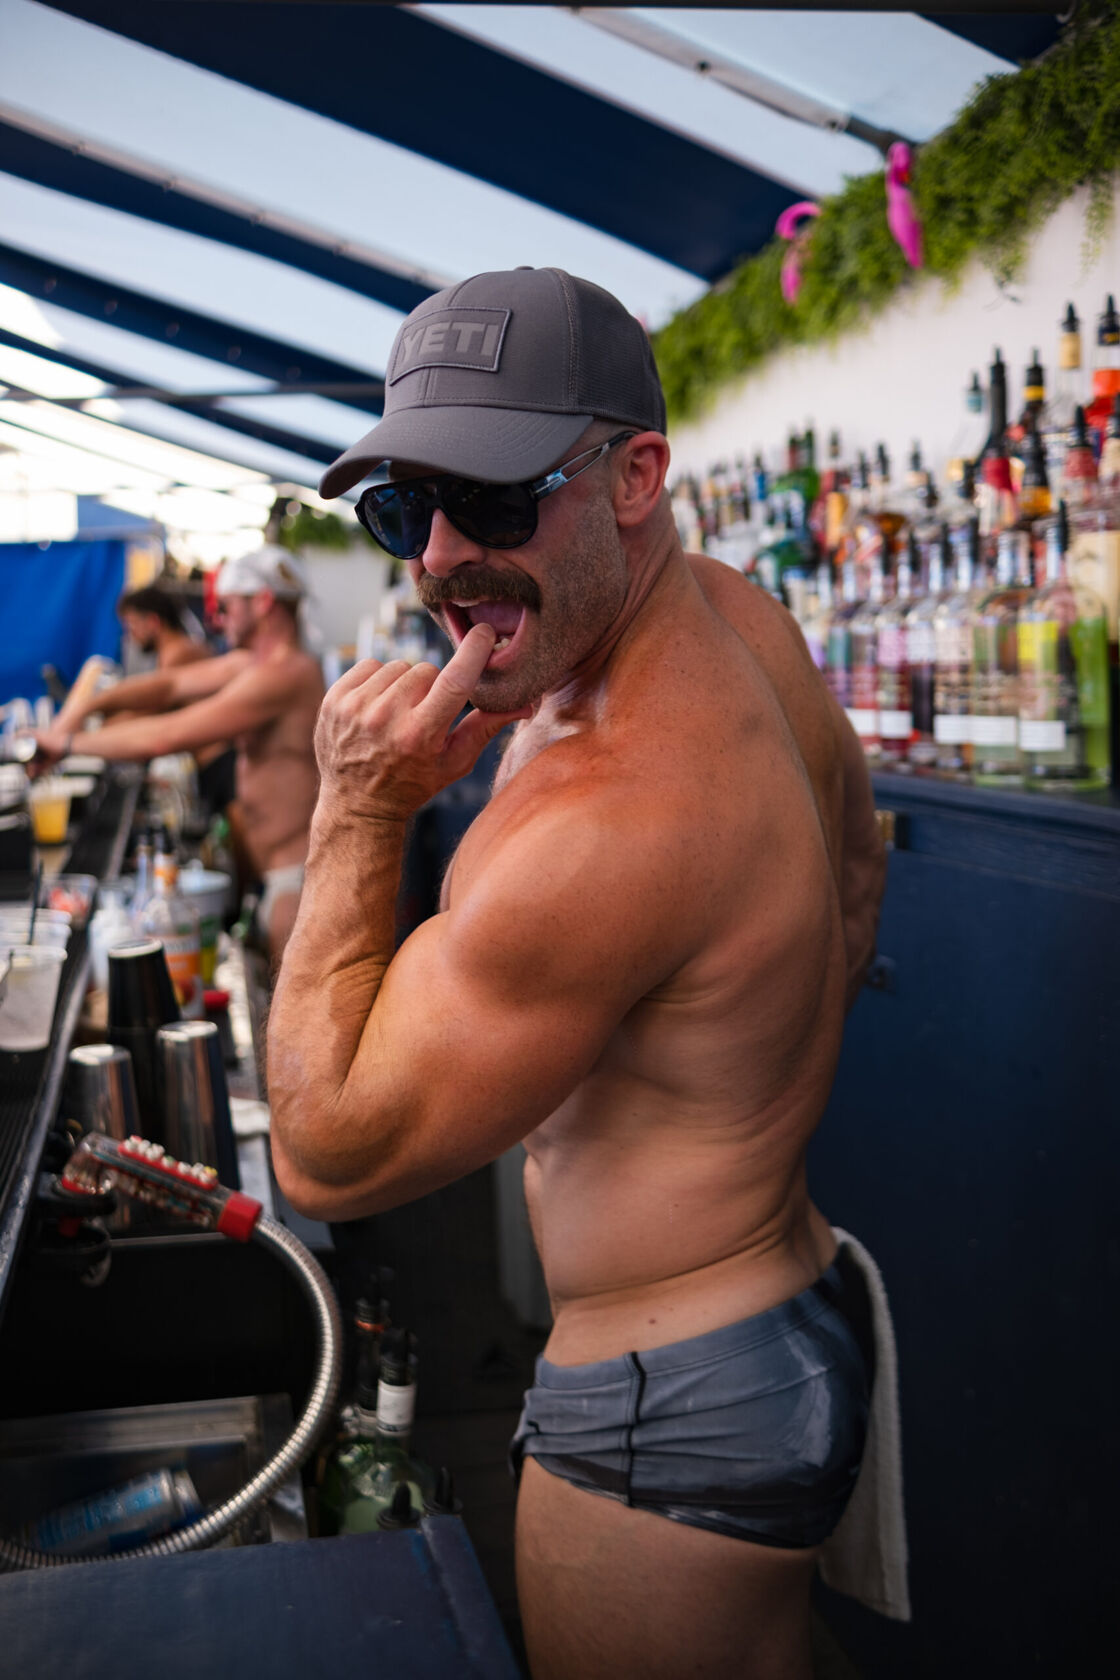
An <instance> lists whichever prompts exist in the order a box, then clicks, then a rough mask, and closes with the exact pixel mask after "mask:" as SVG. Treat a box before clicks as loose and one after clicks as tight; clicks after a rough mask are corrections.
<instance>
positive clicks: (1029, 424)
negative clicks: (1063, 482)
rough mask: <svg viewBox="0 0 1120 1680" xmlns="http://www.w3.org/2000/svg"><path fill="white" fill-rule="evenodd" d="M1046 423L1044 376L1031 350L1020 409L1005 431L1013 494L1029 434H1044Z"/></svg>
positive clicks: (1038, 361)
mask: <svg viewBox="0 0 1120 1680" xmlns="http://www.w3.org/2000/svg"><path fill="white" fill-rule="evenodd" d="M1047 419H1048V416H1047V413H1046V374H1045V371H1044V369H1043V366H1042V362H1041V361H1040V360H1039V355H1038V351H1037V350H1032V351H1031V360H1030V362H1029V363H1028V365H1027V370H1026V373H1025V374H1024V376H1023V406H1022V408H1021V409H1020V410H1019V417H1018V419H1017V420H1013V421H1011V423H1010V424H1009V425H1008V428H1007V453H1008V456H1009V458H1010V461H1011V476H1012V479H1013V481H1014V484H1015V488H1016V490H1018V488H1019V485H1020V483H1021V481H1022V476H1023V467H1024V464H1025V460H1026V456H1025V453H1024V449H1025V444H1026V439H1027V435H1028V433H1030V432H1032V431H1034V432H1044V431H1045V430H1046V423H1047Z"/></svg>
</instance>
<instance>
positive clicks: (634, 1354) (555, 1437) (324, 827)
mask: <svg viewBox="0 0 1120 1680" xmlns="http://www.w3.org/2000/svg"><path fill="white" fill-rule="evenodd" d="M387 390H388V392H389V398H388V402H387V405H386V416H385V418H384V419H383V421H382V422H381V423H380V425H379V426H378V427H377V428H375V429H374V431H373V432H371V433H370V434H369V435H368V436H367V437H366V438H363V439H362V440H361V441H360V442H359V443H358V444H355V445H354V446H353V448H352V449H350V450H349V451H347V453H346V455H344V456H343V457H341V459H340V460H339V461H338V462H336V463H335V464H334V466H333V467H332V468H331V469H329V470H328V472H327V474H326V476H325V478H324V480H323V493H324V494H325V495H331V494H337V493H339V492H340V491H342V490H344V489H345V488H347V487H348V486H349V485H351V484H353V483H355V482H356V481H357V480H358V479H360V478H361V477H362V476H364V475H365V474H366V473H367V472H369V471H370V470H372V469H373V468H374V467H376V466H377V465H379V464H380V463H381V462H382V461H385V460H388V462H389V482H388V484H386V485H378V486H375V487H374V488H373V489H371V490H367V491H366V493H365V495H364V496H363V498H362V500H361V501H360V503H359V515H360V516H361V517H362V518H363V520H364V521H366V522H368V524H369V525H370V528H371V529H372V530H373V531H374V533H375V534H376V535H377V536H378V537H379V539H380V540H381V541H382V542H383V543H384V544H385V545H386V546H387V547H389V548H390V549H391V550H393V551H394V552H396V553H397V554H398V555H400V557H401V558H404V559H407V560H408V563H409V568H410V571H411V573H412V576H413V579H414V581H415V584H416V588H417V590H418V592H419V594H420V597H421V599H422V601H424V603H425V605H427V606H428V607H429V609H430V610H431V611H432V612H433V614H434V616H435V617H436V618H437V620H438V621H439V623H440V624H441V625H442V626H443V628H444V629H445V630H446V632H447V634H448V635H449V637H450V639H451V641H452V643H453V645H454V647H455V652H454V654H453V656H452V658H451V659H450V661H449V662H448V664H447V665H446V666H445V667H444V669H443V670H442V671H439V672H438V673H437V671H436V670H435V669H434V668H433V667H431V666H424V665H420V666H415V667H412V668H411V669H410V668H408V667H406V666H404V665H401V664H397V663H394V664H388V665H385V666H381V667H379V666H378V665H377V664H376V663H375V662H373V661H363V662H362V663H360V664H359V665H357V666H355V667H354V669H353V670H351V671H350V672H348V673H347V674H346V675H345V676H344V677H343V678H342V679H341V680H340V681H339V682H338V683H336V684H335V685H334V687H333V688H332V689H331V691H330V693H329V694H328V696H327V698H326V700H325V701H324V704H323V708H322V711H321V714H320V720H319V725H318V729H317V737H316V745H317V752H318V758H319V766H320V774H321V787H320V793H319V802H318V805H317V807H316V811H315V815H314V819H313V822H312V831H311V847H310V851H309V855H308V866H307V883H306V887H305V892H304V898H303V901H302V904H301V907H300V912H299V916H298V918H297V922H296V927H295V931H294V933H293V936H292V939H291V941H290V944H289V946H288V950H287V953H286V955H285V960H284V965H283V968H282V971H281V974H280V977H279V982H278V985H277V990H276V995H275V999H274V1004H273V1012H272V1022H271V1032H270V1047H269V1089H270V1093H271V1100H272V1145H273V1152H274V1160H275V1164H276V1169H277V1173H278V1177H279V1180H280V1183H281V1186H282V1188H283V1190H284V1192H285V1194H286V1195H287V1197H288V1198H289V1200H290V1201H291V1202H292V1203H293V1204H294V1205H295V1206H296V1207H298V1208H301V1209H302V1210H303V1211H305V1212H307V1213H308V1214H310V1215H312V1216H315V1217H319V1218H326V1219H332V1220H338V1219H343V1220H345V1219H351V1218H355V1217H358V1216H360V1215H364V1214H369V1213H372V1212H376V1211H378V1210H380V1209H384V1208H389V1207H393V1206H395V1205H396V1204H398V1203H401V1202H406V1201H409V1200H411V1199H413V1198H414V1197H417V1196H421V1195H423V1194H425V1193H426V1192H428V1191H432V1190H435V1189H436V1188H438V1187H439V1186H441V1185H444V1184H446V1183H448V1182H449V1181H450V1180H452V1179H455V1178H458V1177H460V1176H461V1175H462V1174H464V1173H468V1172H470V1171H472V1170H473V1169H476V1168H478V1167H480V1166H482V1165H483V1164H484V1163H486V1162H488V1161H491V1160H493V1159H494V1158H495V1157H496V1156H498V1155H500V1154H501V1153H502V1152H503V1151H505V1150H506V1149H508V1148H510V1147H511V1146H512V1145H513V1144H514V1143H515V1142H517V1141H518V1140H519V1139H523V1140H524V1142H525V1145H526V1148H527V1150H528V1155H529V1160H528V1165H527V1169H526V1192H527V1196H528V1201H529V1207H530V1211H531V1217H532V1223H533V1229H534V1233H535V1236H536V1241H537V1245H538V1248H539V1250H540V1254H541V1259H542V1262H543V1266H544V1272H545V1277H546V1280H547V1283H548V1287H549V1292H550V1296H551V1301H552V1307H553V1313H554V1324H553V1329H552V1333H551V1336H550V1338H549V1341H548V1345H547V1347H546V1349H545V1355H544V1357H543V1358H542V1360H541V1361H540V1362H539V1364H538V1371H537V1381H536V1384H535V1386H534V1387H533V1388H532V1389H531V1390H530V1392H529V1394H528V1395H527V1397H526V1406H525V1412H524V1415H523V1417H522V1422H521V1426H520V1428H519V1430H518V1435H517V1439H516V1441H515V1457H517V1458H518V1459H520V1460H521V1461H522V1474H521V1480H520V1491H519V1499H518V1515H517V1551H518V1588H519V1597H520V1603H521V1615H522V1623H523V1626H524V1630H525V1636H526V1642H527V1646H528V1651H529V1656H530V1661H531V1666H532V1672H533V1674H534V1677H535V1680H608V1677H609V1680H631V1677H633V1680H639V1677H641V1680H681V1676H683V1675H685V1674H697V1675H706V1676H720V1677H728V1680H730V1677H732V1676H734V1677H736V1680H809V1676H810V1656H809V1635H808V1625H809V1616H808V1605H809V1587H810V1582H811V1578H812V1574H813V1571H814V1567H815V1564H816V1561H817V1555H818V1548H819V1545H820V1542H821V1541H822V1540H823V1539H824V1538H825V1536H826V1535H827V1534H828V1533H829V1532H830V1530H831V1529H832V1528H833V1527H834V1526H835V1523H836V1522H837V1521H838V1519H839V1517H840V1515H841V1513H842V1511H843V1509H844V1506H845V1503H846V1500H847V1497H848V1495H849V1493H850V1491H851V1487H852V1485H853V1483H854V1480H855V1475H856V1472H857V1470H858V1465H859V1461H860V1455H861V1452H862V1446H863V1439H864V1431H865V1426H866V1415H867V1401H868V1388H869V1381H870V1372H869V1369H868V1366H869V1357H870V1350H869V1349H868V1347H867V1345H866V1338H865V1337H864V1336H863V1335H862V1334H861V1330H860V1324H859V1319H860V1312H861V1309H862V1308H864V1307H865V1306H866V1302H865V1301H863V1302H860V1301H859V1300H858V1299H857V1298H856V1293H855V1292H857V1291H858V1287H859V1279H858V1276H857V1277H856V1279H855V1280H853V1279H852V1277H851V1275H850V1270H849V1269H847V1268H845V1266H844V1264H843V1260H844V1255H845V1252H846V1251H845V1250H840V1251H839V1253H838V1245H837V1240H836V1238H835V1236H834V1235H833V1232H832V1230H831V1228H830V1226H829V1224H828V1221H827V1220H826V1219H825V1217H824V1216H823V1215H822V1214H821V1213H820V1212H819V1211H818V1210H817V1208H816V1207H815V1206H814V1205H813V1203H812V1202H811V1201H810V1199H809V1195H808V1190H807V1187H806V1179H805V1150H806V1146H807V1144H808V1141H809V1138H810V1136H811V1135H812V1132H813V1130H814V1128H815V1127H816V1125H817V1122H818V1121H819V1119H820V1117H821V1114H822V1112H823V1110H824V1106H825V1103H826V1101H827V1098H828V1093H829V1088H830V1085H831V1082H832V1077H833V1072H834V1069H835V1065H836V1059H837V1055H838V1052H839V1047H840V1039H841V1032H842V1027H843V1020H844V1012H845V1005H846V1002H847V1001H849V1000H850V999H851V997H852V996H853V995H854V993H855V991H856V989H857V988H858V986H859V984H860V980H861V977H862V974H863V971H864V969H865V967H866V964H867V962H868V960H869V958H870V956H871V954H872V951H873V946H874V934H875V924H876V918H877V913H878V903H879V897H880V894H881V890H882V884H883V863H884V859H883V850H882V845H881V842H880V840H879V836H878V832H877V829H876V826H875V822H874V813H873V809H872V801H871V793H870V784H869V780H868V777H867V773H866V770H865V768H864V765H863V760H862V756H861V754H860V750H859V747H858V743H857V742H856V739H855V737H854V735H853V734H852V732H851V730H850V728H849V727H848V724H847V722H846V720H845V719H844V717H843V715H842V714H841V713H840V711H839V709H838V708H837V707H836V706H835V703H834V702H833V701H832V699H831V697H830V696H829V695H828V693H827V692H826V690H825V687H824V685H823V683H822V682H821V680H820V677H819V675H818V673H817V672H816V670H815V669H814V667H813V665H812V662H811V660H810V658H809V656H808V653H807V651H806V649H805V646H804V643H803V642H802V640H801V637H800V633H799V632H798V630H797V628H796V626H795V625H794V624H793V622H792V620H791V619H790V618H789V616H788V615H787V614H786V613H785V611H784V609H783V608H781V607H780V606H778V605H777V604H776V603H774V602H773V601H771V600H770V599H768V598H767V597H766V596H765V595H764V594H763V593H762V592H761V591H760V590H758V589H757V588H755V587H754V586H753V585H751V584H749V583H747V582H746V581H745V580H744V579H742V578H739V577H737V576H736V575H734V574H733V573H731V572H729V571H728V570H727V569H726V568H723V567H720V566H719V565H718V564H717V563H714V562H712V561H710V560H707V559H705V558H703V557H700V556H686V555H685V554H684V553H683V551H682V549H681V546H680V542H679V539H678V537H677V533H676V530H675V527H674V524H673V519H672V515H671V511H670V507H669V498H668V496H667V494H666V492H665V488H664V486H665V475H666V471H667V468H668V463H669V449H668V444H667V442H666V439H665V436H664V430H665V419H664V404H663V399H662V396H661V390H660V385H659V382H658V379H657V374H656V370H655V368H654V365H653V360H652V355H651V353H650V349H649V345H648V341H647V339H646V336H645V333H644V331H643V330H642V328H641V327H640V325H639V324H638V323H637V322H636V321H634V320H633V319H632V318H631V317H630V316H629V315H627V314H626V312H625V311H624V310H623V308H622V306H621V305H620V304H619V303H618V302H617V301H616V300H615V299H613V298H611V297H610V296H609V294H607V293H604V292H602V291H601V290H600V289H599V288H598V287H594V286H592V285H590V284H589V283H588V282H587V281H580V280H573V279H572V278H571V277H570V276H568V275H564V274H562V273H560V272H559V271H557V270H549V269H544V270H515V271H513V272H511V273H505V274H491V275H480V276H476V277H475V278H474V279H473V280H469V281H466V282H463V283H462V284H461V285H459V286H457V287H454V288H451V289H449V290H448V291H446V292H443V293H440V294H437V295H436V296H435V297H433V298H430V299H428V300H427V301H426V302H425V303H424V304H422V305H421V306H420V307H419V308H418V309H417V310H416V311H414V312H413V314H412V315H411V316H410V317H409V318H408V320H407V321H406V323H405V325H404V327H402V329H401V332H400V334H399V335H398V339H397V342H396V344H395V346H394V349H393V353H392V356H391V358H390V364H389V369H388V373H387ZM459 475H462V476H459ZM490 486H496V488H494V489H491V488H489V487H490ZM468 701H473V702H474V705H475V706H476V707H477V708H478V709H477V710H474V711H471V712H469V713H467V715H466V716H465V717H463V718H461V720H460V721H459V722H456V719H457V718H458V717H459V714H460V712H461V710H462V708H463V707H464V706H465V705H466V704H467V703H468ZM511 719H517V720H518V724H517V729H516V731H515V733H514V734H513V736H512V738H511V741H510V744H509V747H508V749H507V751H506V753H505V756H504V758H503V761H502V764H501V768H500V770H499V774H498V777H497V781H496V785H495V789H494V794H493V798H492V799H491V801H490V802H489V804H488V805H487V807H486V808H485V810H484V811H483V812H482V813H481V814H480V815H479V817H478V818H477V819H476V821H475V822H474V824H473V826H472V827H471V828H470V829H469V831H468V832H467V834H466V835H465V837H464V838H463V841H462V842H461V845H460V847H459V851H458V853H457V855H456V857H455V860H454V863H453V866H452V868H451V870H450V873H449V876H448V879H447V881H446V883H445V887H444V894H443V901H442V904H441V911H440V913H439V914H437V915H435V916H433V917H432V918H431V919H430V920H429V921H427V922H425V923H424V924H423V925H422V926H421V927H419V928H418V929H417V930H416V931H415V932H414V933H413V934H412V935H411V937H410V938H409V939H408V940H407V941H405V943H404V944H403V945H402V946H401V948H400V950H399V951H397V952H396V953H395V954H394V949H393V908H394V901H395V897H396V892H397V885H398V881H399V877H400V870H401V863H402V858H403V851H404V841H405V830H406V825H407V822H408V819H409V817H410V816H411V815H412V813H413V812H414V811H415V810H416V809H417V808H418V807H419V806H420V805H421V804H422V803H423V802H424V801H425V800H426V799H428V798H430V797H431V796H432V795H433V794H434V793H435V792H436V791H437V790H438V789H439V788H441V787H443V786H445V785H446V784H448V783H449V782H451V781H453V780H455V779H456V778H458V777H459V776H462V775H463V774H464V773H466V772H467V771H468V770H469V769H470V767H471V766H472V765H473V764H474V762H475V760H476V759H477V757H478V755H479V753H480V752H481V750H482V748H483V747H484V745H485V744H486V742H487V741H488V740H490V739H491V738H492V737H493V736H494V735H495V734H497V732H498V731H499V730H501V729H502V728H504V727H505V725H506V724H508V723H509V722H510V721H511Z"/></svg>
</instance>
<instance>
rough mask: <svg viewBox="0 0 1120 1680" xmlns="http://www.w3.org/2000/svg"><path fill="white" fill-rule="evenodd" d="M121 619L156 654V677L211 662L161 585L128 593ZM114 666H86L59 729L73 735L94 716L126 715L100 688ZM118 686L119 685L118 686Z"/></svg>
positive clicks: (120, 606)
mask: <svg viewBox="0 0 1120 1680" xmlns="http://www.w3.org/2000/svg"><path fill="white" fill-rule="evenodd" d="M117 617H118V618H119V619H120V621H121V624H122V625H123V626H124V629H125V631H126V632H127V634H128V635H129V636H130V637H131V638H132V640H133V641H134V642H135V643H136V646H137V647H138V648H139V649H140V651H141V652H142V653H154V654H155V656H156V670H157V671H171V670H174V669H175V668H176V667H177V666H179V665H194V664H196V663H197V661H198V660H200V659H207V658H209V656H210V650H209V648H207V647H205V646H203V644H202V643H200V642H196V641H195V640H194V638H193V637H192V636H188V635H187V633H186V631H185V630H184V629H183V617H182V614H181V612H180V610H179V604H178V602H177V601H176V600H175V599H174V598H173V597H172V596H171V595H169V594H168V592H167V590H166V589H161V588H160V587H159V585H158V584H155V583H151V584H145V585H144V586H143V587H142V588H140V589H129V590H126V591H125V593H124V594H123V595H122V596H121V598H120V600H119V601H118V602H117ZM112 668H113V667H112V661H111V660H108V659H105V658H104V657H103V656H102V655H100V654H92V655H91V656H90V658H89V659H87V660H86V662H85V664H84V665H83V666H82V668H81V670H80V671H79V672H78V675H77V677H76V678H75V679H74V683H73V685H72V687H71V689H70V692H69V694H68V695H67V696H66V699H65V700H64V701H63V703H62V705H61V706H60V707H59V710H58V714H57V716H56V717H55V719H54V728H55V729H60V730H68V731H69V732H70V733H73V732H74V730H76V729H80V728H81V726H82V724H83V723H84V722H85V720H86V718H87V717H89V716H90V714H91V713H92V712H109V711H115V710H126V709H127V702H126V703H125V705H123V706H119V705H117V704H116V703H115V702H114V701H113V700H111V699H110V698H109V696H110V693H111V692H112V690H111V689H110V688H99V686H98V685H99V684H100V683H101V681H102V680H103V677H104V675H105V673H106V671H109V670H112ZM114 686H116V685H114Z"/></svg>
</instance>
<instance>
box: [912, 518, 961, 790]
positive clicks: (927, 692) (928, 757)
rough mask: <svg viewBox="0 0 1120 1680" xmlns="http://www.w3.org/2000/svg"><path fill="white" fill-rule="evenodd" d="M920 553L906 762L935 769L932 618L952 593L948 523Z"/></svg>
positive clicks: (935, 742) (915, 767) (913, 618)
mask: <svg viewBox="0 0 1120 1680" xmlns="http://www.w3.org/2000/svg"><path fill="white" fill-rule="evenodd" d="M920 553H921V557H922V583H921V588H920V593H919V598H918V600H917V601H916V603H915V604H914V605H913V606H912V607H911V608H910V611H909V612H908V613H907V615H906V663H907V667H908V669H909V673H910V706H911V711H912V713H913V731H912V735H911V740H910V750H909V753H908V755H907V762H908V763H909V764H910V766H911V768H913V769H915V770H932V769H934V768H935V767H936V764H937V754H938V746H937V741H936V739H935V737H934V684H935V677H936V671H937V643H936V640H935V637H934V633H933V621H934V617H935V616H936V613H937V609H938V607H939V606H940V605H941V603H942V601H944V600H945V599H946V597H947V596H948V595H949V594H950V593H951V584H950V575H951V570H952V549H951V547H950V543H949V527H948V526H947V525H942V526H941V528H940V531H939V533H938V535H937V537H936V538H935V539H933V540H931V541H929V542H928V543H927V544H926V545H925V546H924V547H920Z"/></svg>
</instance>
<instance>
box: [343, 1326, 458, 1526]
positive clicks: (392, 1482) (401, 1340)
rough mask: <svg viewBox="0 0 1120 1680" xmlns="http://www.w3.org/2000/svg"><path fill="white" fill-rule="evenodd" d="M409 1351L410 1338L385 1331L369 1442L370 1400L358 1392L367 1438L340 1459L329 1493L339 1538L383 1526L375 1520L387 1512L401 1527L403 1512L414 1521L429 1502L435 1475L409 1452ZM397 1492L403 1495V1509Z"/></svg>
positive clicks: (412, 1386)
mask: <svg viewBox="0 0 1120 1680" xmlns="http://www.w3.org/2000/svg"><path fill="white" fill-rule="evenodd" d="M414 1347H415V1337H412V1336H410V1335H409V1333H408V1331H405V1330H387V1331H386V1332H385V1335H384V1336H383V1337H382V1341H381V1366H380V1374H379V1378H378V1383H377V1400H376V1408H377V1409H376V1413H375V1415H374V1420H373V1438H372V1442H371V1441H370V1438H369V1435H368V1430H369V1409H368V1401H369V1398H370V1394H369V1390H368V1389H364V1390H363V1391H362V1397H360V1398H364V1400H365V1402H366V1404H364V1405H362V1406H361V1426H362V1429H363V1431H366V1432H367V1433H364V1434H363V1436H362V1439H361V1441H360V1442H355V1443H354V1446H353V1448H352V1449H350V1454H349V1457H348V1455H347V1454H346V1453H344V1454H342V1455H341V1458H342V1459H347V1465H346V1467H345V1470H344V1473H343V1474H342V1475H340V1477H339V1482H338V1494H337V1495H335V1494H334V1493H333V1489H332V1498H337V1506H338V1511H339V1517H338V1533H339V1534H367V1533H369V1532H370V1531H371V1530H372V1529H375V1528H378V1527H386V1526H389V1525H388V1524H386V1523H384V1522H382V1521H381V1520H380V1519H381V1518H382V1517H383V1516H384V1515H385V1514H386V1513H388V1512H390V1511H392V1512H393V1519H392V1526H394V1527H395V1526H400V1525H401V1522H402V1517H403V1518H404V1520H405V1521H407V1520H409V1519H408V1517H407V1515H405V1513H406V1512H407V1511H408V1510H409V1509H411V1511H412V1512H413V1513H414V1514H415V1515H414V1518H413V1519H412V1520H418V1519H419V1516H420V1513H421V1512H422V1511H423V1509H424V1507H425V1504H426V1503H427V1502H428V1501H429V1500H430V1498H431V1494H432V1492H433V1489H434V1486H435V1475H434V1473H433V1472H432V1471H431V1470H430V1469H429V1467H428V1466H427V1465H426V1464H422V1463H421V1462H420V1460H419V1459H416V1458H413V1457H412V1455H411V1453H410V1451H409V1448H410V1446H411V1441H412V1422H413V1417H414V1414H415V1409H416V1356H415V1351H414ZM371 1446H372V1451H371V1450H370V1447H371ZM359 1448H361V1449H363V1450H359ZM340 1462H341V1460H340ZM402 1489H407V1493H408V1503H407V1506H405V1504H404V1494H403V1492H402ZM402 1507H403V1509H402Z"/></svg>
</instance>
